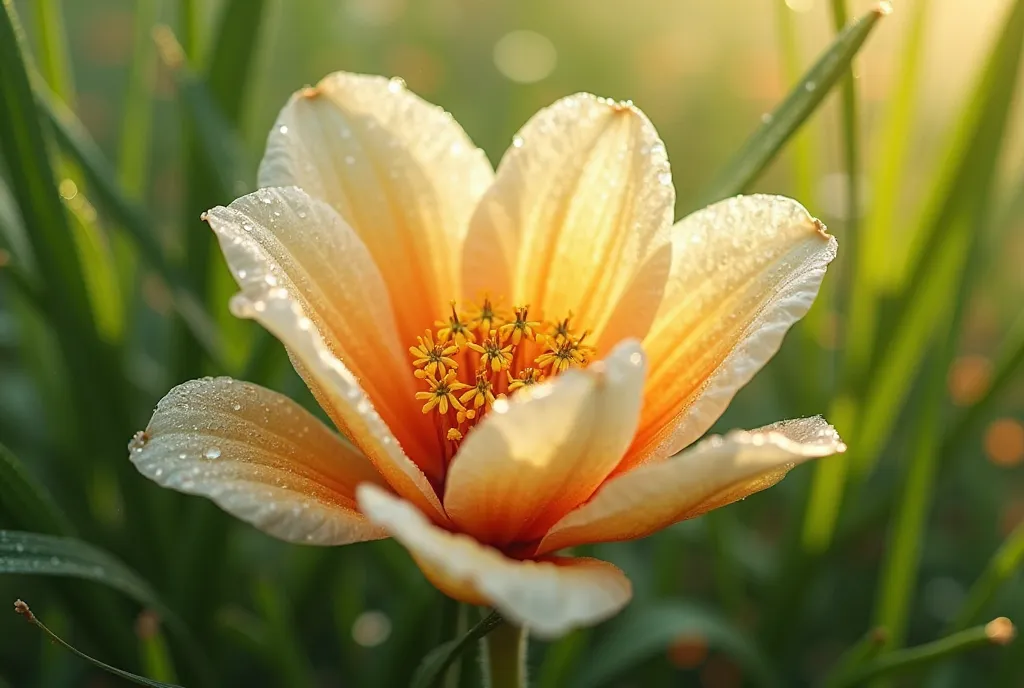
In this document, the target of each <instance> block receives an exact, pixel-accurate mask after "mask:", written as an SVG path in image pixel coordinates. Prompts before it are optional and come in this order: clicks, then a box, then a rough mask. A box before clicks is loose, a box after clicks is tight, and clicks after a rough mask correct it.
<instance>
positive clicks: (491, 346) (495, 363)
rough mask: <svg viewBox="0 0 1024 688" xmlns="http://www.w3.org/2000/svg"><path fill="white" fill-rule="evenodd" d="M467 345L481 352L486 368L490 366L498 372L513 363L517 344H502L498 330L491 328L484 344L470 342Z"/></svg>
mask: <svg viewBox="0 0 1024 688" xmlns="http://www.w3.org/2000/svg"><path fill="white" fill-rule="evenodd" d="M467 346H469V348H470V349H472V350H473V351H475V352H477V353H478V354H480V363H481V364H482V365H483V366H484V367H485V368H490V369H491V370H493V371H494V372H496V373H500V372H501V371H503V370H507V369H508V367H509V366H510V365H512V349H513V348H514V347H515V345H514V344H508V345H506V346H502V345H501V340H500V339H499V338H498V332H497V330H491V333H490V335H489V336H488V337H487V338H486V339H484V341H483V343H482V344H468V345H467Z"/></svg>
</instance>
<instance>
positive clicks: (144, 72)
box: [118, 0, 162, 200]
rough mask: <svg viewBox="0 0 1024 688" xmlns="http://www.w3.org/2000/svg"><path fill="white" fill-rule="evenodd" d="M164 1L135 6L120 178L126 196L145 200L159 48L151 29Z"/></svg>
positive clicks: (144, 0)
mask: <svg viewBox="0 0 1024 688" xmlns="http://www.w3.org/2000/svg"><path fill="white" fill-rule="evenodd" d="M161 4H162V3H161V0H140V1H139V2H138V3H136V6H135V29H134V31H135V45H134V48H133V50H132V61H131V64H130V66H129V71H128V85H127V89H126V92H125V97H124V114H123V119H122V123H121V143H120V151H119V158H118V173H119V174H118V179H119V180H120V185H121V188H122V189H124V192H125V195H126V196H128V197H129V198H132V199H135V200H140V199H142V197H143V195H144V192H145V189H146V180H147V179H148V177H149V150H150V148H149V138H150V134H151V132H152V125H153V103H154V98H153V81H154V79H155V76H156V67H157V61H156V47H155V46H154V45H153V41H152V39H151V38H150V29H152V27H153V25H154V24H156V20H157V17H158V16H159V15H160V5H161Z"/></svg>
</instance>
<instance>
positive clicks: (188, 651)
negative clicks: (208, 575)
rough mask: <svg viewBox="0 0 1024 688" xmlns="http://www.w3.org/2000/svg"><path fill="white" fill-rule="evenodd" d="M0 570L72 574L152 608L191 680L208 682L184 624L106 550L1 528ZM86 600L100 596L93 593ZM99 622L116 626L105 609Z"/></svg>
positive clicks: (201, 658)
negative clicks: (186, 663)
mask: <svg viewBox="0 0 1024 688" xmlns="http://www.w3.org/2000/svg"><path fill="white" fill-rule="evenodd" d="M0 574H20V575H26V576H46V577H56V578H75V579H79V580H86V581H93V582H95V583H100V584H101V585H104V586H106V587H107V588H110V589H111V590H116V591H117V592H120V593H122V594H124V595H127V596H128V597H130V598H131V599H133V600H135V601H136V602H137V603H139V604H140V605H142V606H143V607H144V608H147V609H151V610H153V611H154V612H156V613H157V614H158V615H159V616H160V618H161V619H163V621H164V622H165V623H166V624H167V627H168V629H169V630H170V631H171V632H172V633H173V637H174V639H175V641H176V643H177V645H176V647H178V648H179V649H180V651H181V656H182V657H184V658H185V659H186V660H187V662H188V668H189V670H190V676H192V677H193V681H194V682H195V683H198V684H201V685H205V686H210V685H212V684H213V681H212V679H211V676H210V673H209V669H208V666H209V665H208V663H207V660H206V658H205V657H204V654H203V652H202V651H201V650H200V649H199V647H197V646H196V644H195V642H194V640H193V639H192V636H191V634H190V632H189V630H188V628H187V627H186V626H185V625H184V624H183V623H182V622H181V620H180V619H179V618H178V616H177V615H176V614H175V613H174V612H173V611H172V610H171V609H170V608H169V607H168V606H167V605H166V604H165V603H164V602H163V600H162V599H161V598H160V596H159V595H158V594H157V593H156V591H155V590H154V589H153V587H152V586H151V585H150V584H149V583H148V582H146V580H145V579H143V578H142V577H141V576H140V575H139V574H138V573H136V572H135V571H133V570H132V569H130V568H129V567H128V566H127V565H126V564H124V563H123V562H122V561H121V560H120V559H118V558H116V557H115V556H114V555H112V554H110V553H109V552H106V551H104V550H102V549H100V548H98V547H95V546H93V545H90V544H89V543H87V542H83V541H82V540H78V539H75V538H70V537H54V536H50V535H41V534H39V533H29V532H22V531H5V530H0ZM85 599H86V600H89V599H90V597H88V596H87V597H86V598H85ZM91 599H92V600H93V601H99V600H101V599H102V598H101V597H97V596H95V595H93V596H91ZM100 621H101V623H100V624H98V626H99V628H100V629H103V627H104V626H105V625H107V622H110V623H114V624H117V622H118V619H117V618H116V617H115V616H114V615H112V614H110V613H109V610H108V615H107V617H100ZM122 647H123V646H122ZM128 647H131V645H128Z"/></svg>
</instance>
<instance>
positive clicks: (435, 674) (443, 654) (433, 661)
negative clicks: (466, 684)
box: [410, 612, 503, 688]
mask: <svg viewBox="0 0 1024 688" xmlns="http://www.w3.org/2000/svg"><path fill="white" fill-rule="evenodd" d="M502 622H503V620H502V618H501V615H500V614H498V612H492V613H491V614H489V615H488V616H487V617H486V618H485V619H484V620H482V621H481V622H480V623H478V624H477V625H476V626H473V628H471V629H469V632H468V633H466V635H464V636H462V637H461V638H456V639H455V640H450V641H448V642H447V643H444V644H443V645H438V646H437V647H435V648H434V649H433V650H431V651H430V653H429V654H428V655H427V656H426V657H424V658H423V661H421V662H420V665H419V667H418V668H417V669H416V675H415V676H413V679H412V683H411V684H410V688H431V687H432V686H436V685H437V684H438V682H439V681H440V680H441V678H442V677H443V676H444V674H445V671H447V669H448V667H449V666H451V664H452V662H454V661H455V660H456V659H458V658H459V657H461V656H462V654H463V653H464V652H466V651H467V650H468V649H469V648H470V647H472V646H473V643H475V642H476V641H478V640H480V639H481V638H483V637H484V636H486V635H487V634H488V633H490V632H491V631H493V630H494V629H495V628H497V627H498V626H499V625H501V623H502Z"/></svg>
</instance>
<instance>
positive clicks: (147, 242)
mask: <svg viewBox="0 0 1024 688" xmlns="http://www.w3.org/2000/svg"><path fill="white" fill-rule="evenodd" d="M37 90H41V89H37ZM40 95H41V98H40V109H41V112H42V113H43V114H45V115H46V117H47V119H48V120H49V122H50V123H51V124H52V125H53V130H54V134H55V138H56V139H57V142H58V143H59V144H60V146H61V148H62V149H63V150H64V151H65V152H67V154H68V155H69V156H70V157H71V158H72V159H74V160H75V162H76V163H77V164H78V165H79V166H80V168H81V169H82V173H83V175H84V177H85V180H86V183H87V184H88V186H89V190H90V192H91V193H93V194H94V197H95V199H96V200H97V202H98V203H99V204H100V205H101V207H102V208H103V209H104V210H105V211H106V212H107V213H109V214H110V216H111V218H112V219H113V220H114V221H115V222H117V223H118V226H120V227H122V228H123V229H124V230H125V232H126V234H127V236H128V238H129V239H131V241H132V242H133V244H134V245H135V248H136V249H137V250H138V252H139V256H140V257H141V258H142V260H144V261H145V262H146V263H147V264H148V265H150V267H152V268H153V269H154V270H155V271H156V273H157V274H158V275H159V276H160V277H161V278H162V279H163V281H164V282H165V284H166V285H167V286H168V289H169V291H170V293H171V297H172V299H173V303H174V305H175V308H176V309H177V311H178V313H179V314H181V316H182V320H183V321H184V322H185V323H186V324H187V325H188V327H189V329H190V331H191V332H192V333H193V335H194V336H195V337H196V339H197V341H198V342H199V343H200V344H201V345H202V346H203V348H204V350H205V351H206V353H207V355H208V356H210V357H211V358H212V359H213V360H214V361H216V362H218V363H219V365H221V366H223V368H222V369H225V370H227V369H228V368H227V365H226V363H225V362H224V355H223V343H222V342H221V340H220V335H219V333H218V331H217V326H216V325H215V324H214V322H213V321H212V320H211V319H210V317H209V315H208V314H207V313H206V312H205V308H204V306H203V305H202V303H201V301H200V300H199V298H198V297H197V296H196V295H195V294H194V293H192V292H191V291H190V289H189V288H188V286H187V284H186V281H185V278H184V275H183V274H182V272H181V270H180V269H179V268H178V267H177V266H175V265H174V264H173V263H171V262H170V260H169V259H168V258H167V255H166V252H165V251H164V250H163V247H162V246H161V245H160V242H159V241H158V240H157V237H156V235H154V234H153V228H154V227H155V226H156V223H155V222H154V221H153V220H152V219H151V218H149V217H148V216H147V215H146V212H145V210H143V208H142V207H141V206H139V205H138V204H137V203H135V202H134V201H131V200H129V199H128V198H127V197H126V196H125V195H124V194H123V193H122V192H121V190H120V188H119V187H118V185H117V181H116V179H117V175H116V174H115V172H114V171H113V169H112V168H111V166H110V164H109V163H108V162H107V160H106V159H105V158H104V156H103V153H102V152H101V151H100V150H99V148H98V147H97V146H96V144H95V142H93V140H92V138H91V137H90V136H89V134H88V132H87V131H86V130H85V127H84V126H83V125H82V123H81V122H80V121H79V120H78V118H77V117H75V115H74V113H72V112H71V111H70V110H68V109H67V108H66V107H65V106H64V105H63V103H60V102H59V101H58V100H56V98H55V97H54V96H53V95H52V94H47V93H40Z"/></svg>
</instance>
